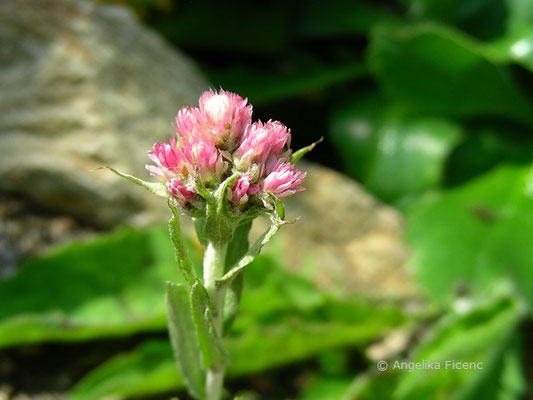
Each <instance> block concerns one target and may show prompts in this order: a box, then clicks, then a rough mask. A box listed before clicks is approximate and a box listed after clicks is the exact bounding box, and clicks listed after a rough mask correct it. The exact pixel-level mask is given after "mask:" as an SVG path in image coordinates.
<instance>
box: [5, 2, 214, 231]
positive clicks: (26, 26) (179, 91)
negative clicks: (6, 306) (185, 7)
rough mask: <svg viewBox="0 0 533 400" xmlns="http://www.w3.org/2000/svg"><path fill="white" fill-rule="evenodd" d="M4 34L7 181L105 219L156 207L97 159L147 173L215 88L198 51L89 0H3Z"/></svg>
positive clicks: (79, 214) (36, 199)
mask: <svg viewBox="0 0 533 400" xmlns="http://www.w3.org/2000/svg"><path fill="white" fill-rule="evenodd" d="M0 42H1V43H2V45H1V46H0V92H1V96H0V149H1V152H2V155H1V157H0V190H1V191H4V192H8V193H15V194H18V195H22V196H24V197H26V198H28V199H29V200H31V201H32V202H33V203H34V204H36V205H38V206H40V207H43V208H45V209H47V210H51V211H59V212H61V213H67V214H70V215H73V216H75V217H76V218H79V219H81V220H82V221H85V222H88V223H90V224H92V225H96V226H100V227H111V226H114V225H116V224H117V223H118V222H121V221H124V220H126V219H130V220H131V219H132V217H139V214H138V213H139V212H140V211H142V210H145V209H147V208H150V204H151V202H152V201H154V199H153V197H152V196H150V195H149V194H148V193H145V192H144V191H143V190H142V189H140V188H137V187H135V185H131V184H129V183H128V182H122V181H120V180H119V179H118V178H117V177H115V176H113V174H111V173H110V172H108V171H101V170H96V169H97V168H98V167H101V166H105V165H112V166H114V167H115V168H117V169H119V170H122V171H125V172H129V173H133V174H136V175H137V176H141V177H143V176H144V177H148V174H147V173H146V171H144V164H146V163H147V161H148V159H147V157H146V153H147V151H148V150H149V149H150V147H151V145H152V143H153V142H154V141H156V140H162V139H164V138H166V137H169V136H170V135H171V134H172V128H171V126H170V124H171V121H172V120H173V117H174V115H175V113H176V110H177V109H178V108H179V107H181V106H182V105H185V104H192V103H195V102H196V101H197V99H198V96H199V94H200V93H201V91H202V90H205V89H206V87H207V83H206V82H205V80H204V79H203V78H202V77H201V76H200V74H199V73H198V71H197V70H196V69H195V67H194V65H193V64H192V63H191V61H190V60H189V59H188V58H187V57H185V56H184V55H183V54H181V53H180V52H179V51H176V50H175V49H172V48H170V46H168V45H166V44H165V43H164V42H163V41H162V40H161V39H160V38H159V37H158V36H157V35H156V34H154V33H152V32H150V31H149V30H147V29H146V28H144V27H142V26H141V24H140V23H138V22H137V21H136V19H135V17H134V16H133V15H132V14H131V12H129V11H128V10H127V9H126V8H123V7H120V6H112V5H103V4H97V3H93V2H90V1H67V0H2V1H1V2H0ZM158 204H159V203H158ZM157 209H164V207H161V205H160V204H159V207H157Z"/></svg>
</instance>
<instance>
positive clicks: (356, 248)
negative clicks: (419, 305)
mask: <svg viewBox="0 0 533 400" xmlns="http://www.w3.org/2000/svg"><path fill="white" fill-rule="evenodd" d="M298 165H299V167H301V168H303V169H305V170H306V171H307V178H306V181H305V183H304V186H305V187H306V191H304V192H302V193H298V194H296V195H294V196H291V197H288V198H287V199H286V212H287V219H288V220H291V219H292V220H294V219H296V218H298V217H299V219H298V221H297V222H295V223H294V224H288V225H285V226H283V227H282V228H281V230H280V232H279V233H278V235H279V237H278V238H277V240H276V243H277V244H278V245H279V246H282V249H281V251H282V252H283V254H284V255H286V257H287V259H288V265H289V266H290V268H291V269H292V270H294V271H295V272H298V273H299V274H304V275H308V276H310V277H311V278H312V279H313V280H314V282H315V283H316V284H317V285H318V286H320V287H322V288H324V289H326V290H330V291H333V292H338V293H341V294H348V295H361V296H365V297H370V298H374V299H392V298H394V299H399V300H401V299H409V298H412V297H413V296H415V297H416V290H415V288H414V284H413V281H412V279H411V276H410V274H409V273H408V271H407V270H406V267H405V264H406V260H407V256H408V252H407V248H406V246H405V244H404V241H403V232H404V225H403V219H402V216H401V215H400V214H399V213H398V212H397V211H395V210H394V209H392V208H390V207H388V206H386V205H383V204H382V203H380V202H379V201H378V200H376V199H375V198H374V197H373V196H371V195H370V194H369V193H368V192H366V191H365V189H364V188H363V187H362V186H360V185H359V184H358V183H357V182H355V181H353V180H352V179H349V178H347V177H344V176H342V175H341V174H339V173H337V172H335V171H333V170H330V169H328V168H324V167H321V166H318V165H315V164H311V163H306V162H300V163H299V164H298ZM265 228H266V223H258V224H256V226H254V235H255V236H258V234H260V231H261V230H262V229H263V230H264V229H265Z"/></svg>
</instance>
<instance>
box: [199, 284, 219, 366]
mask: <svg viewBox="0 0 533 400" xmlns="http://www.w3.org/2000/svg"><path fill="white" fill-rule="evenodd" d="M191 305H192V314H193V317H194V322H195V324H196V335H197V337H198V345H199V347H200V353H201V355H202V365H203V367H204V368H205V369H209V368H215V369H217V368H223V367H225V365H226V364H227V357H226V353H225V351H224V346H223V344H222V340H221V337H220V335H219V333H218V332H217V331H216V328H215V321H214V317H213V313H212V312H211V306H210V302H209V295H208V294H207V291H206V289H205V287H204V286H203V285H202V283H201V282H200V281H196V282H195V283H194V285H192V288H191Z"/></svg>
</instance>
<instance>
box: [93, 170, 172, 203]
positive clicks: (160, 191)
mask: <svg viewBox="0 0 533 400" xmlns="http://www.w3.org/2000/svg"><path fill="white" fill-rule="evenodd" d="M99 169H108V170H110V171H111V172H113V173H115V174H116V175H118V176H120V177H121V178H125V179H127V180H129V181H130V182H133V183H135V184H137V185H139V186H142V187H143V188H145V189H146V190H148V191H150V192H152V193H153V194H155V195H156V196H159V197H163V198H165V199H168V198H170V195H169V193H168V190H167V188H166V187H165V184H163V183H161V182H146V181H143V180H142V179H139V178H137V177H135V176H133V175H129V174H125V173H123V172H119V171H117V170H116V169H114V168H111V167H101V168H99Z"/></svg>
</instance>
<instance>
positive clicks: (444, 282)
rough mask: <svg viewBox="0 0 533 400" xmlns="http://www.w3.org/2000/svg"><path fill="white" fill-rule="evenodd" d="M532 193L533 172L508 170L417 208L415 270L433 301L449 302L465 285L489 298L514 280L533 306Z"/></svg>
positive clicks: (413, 218) (413, 217)
mask: <svg viewBox="0 0 533 400" xmlns="http://www.w3.org/2000/svg"><path fill="white" fill-rule="evenodd" d="M531 188H532V178H531V172H530V168H524V167H518V166H505V167H500V168H497V169H495V170H493V171H491V172H489V173H487V174H485V175H484V176H482V177H480V178H478V179H476V180H474V181H472V182H469V183H468V184H466V185H464V186H461V187H458V188H456V189H454V190H450V191H448V192H445V193H442V194H440V195H435V196H430V197H428V198H427V199H426V200H425V201H422V202H421V203H420V204H418V205H417V206H415V207H413V209H412V210H411V212H409V213H408V225H407V228H408V231H407V235H408V240H409V242H410V243H411V244H412V246H413V257H412V264H413V267H414V269H415V271H416V273H417V276H418V279H419V282H420V284H421V285H422V286H423V287H424V288H425V290H426V292H427V293H428V295H429V296H430V297H431V298H433V299H437V300H444V299H448V300H449V299H451V298H453V296H454V293H456V290H457V289H459V285H461V286H463V285H466V288H467V289H470V290H473V291H475V292H476V293H480V292H483V293H485V292H486V291H488V290H490V288H492V287H493V286H494V285H496V284H498V283H499V282H501V281H505V280H508V279H511V280H512V282H513V283H514V284H515V285H516V286H517V287H518V288H520V289H521V293H522V294H523V295H524V296H526V297H527V298H528V299H529V300H530V301H531V300H533V298H532V297H531V293H533V287H532V285H531V284H530V282H533V280H532V276H531V273H532V271H533V269H532V268H531V267H532V264H531V260H532V259H533V255H532V254H531V252H530V251H529V248H530V246H528V245H527V244H526V240H527V239H526V238H528V237H531V234H532V233H533V219H532V215H533V195H532V191H531V190H532V189H531ZM435 274H438V279H435ZM454 289H455V291H454Z"/></svg>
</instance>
